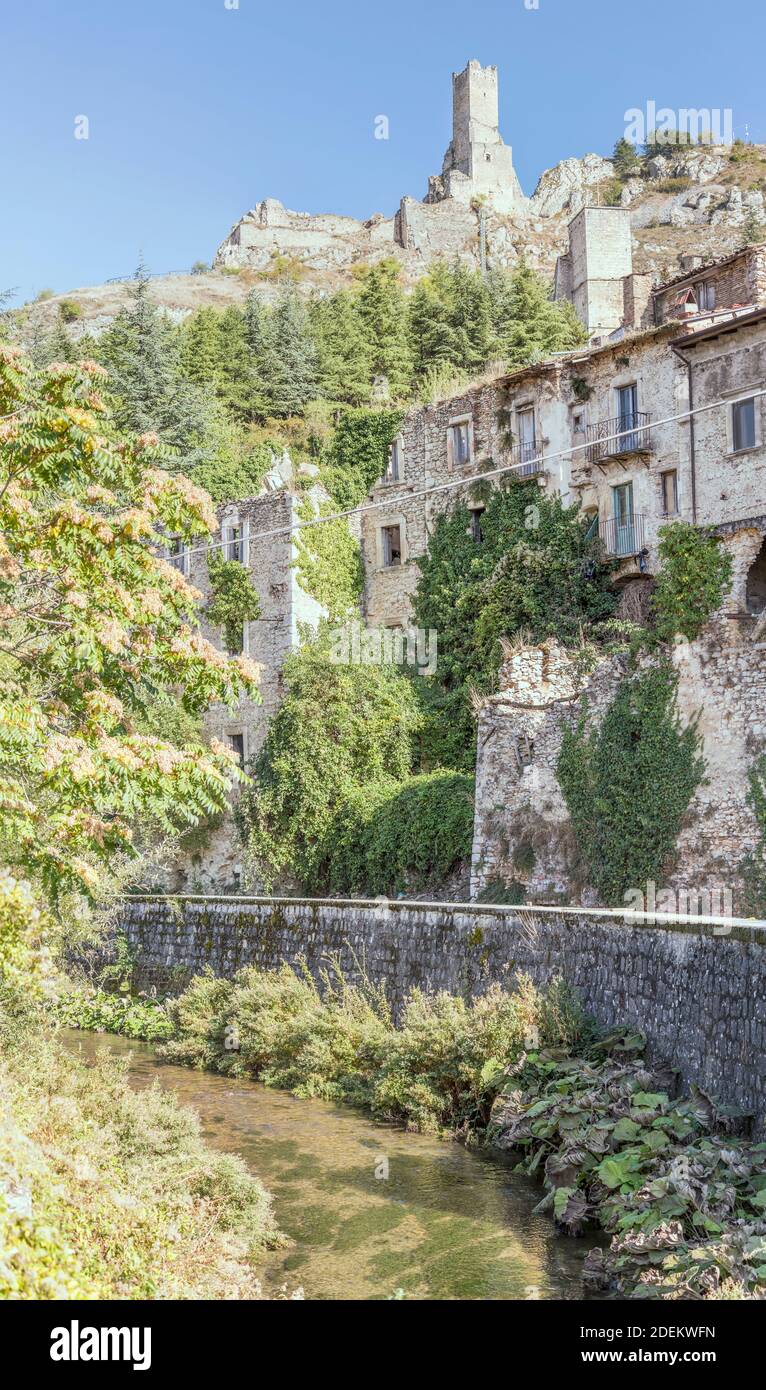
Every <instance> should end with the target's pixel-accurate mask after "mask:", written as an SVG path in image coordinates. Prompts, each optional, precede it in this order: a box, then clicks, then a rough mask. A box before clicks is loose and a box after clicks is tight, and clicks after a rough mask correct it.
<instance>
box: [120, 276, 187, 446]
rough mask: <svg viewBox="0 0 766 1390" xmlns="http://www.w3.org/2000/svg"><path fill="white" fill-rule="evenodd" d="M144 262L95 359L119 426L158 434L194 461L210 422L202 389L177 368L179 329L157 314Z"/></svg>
mask: <svg viewBox="0 0 766 1390" xmlns="http://www.w3.org/2000/svg"><path fill="white" fill-rule="evenodd" d="M149 285H150V278H149V274H148V272H147V270H146V267H145V266H144V265H143V264H140V265H139V267H138V269H137V270H136V273H135V276H134V280H133V285H132V286H131V289H130V303H129V304H128V306H127V307H126V308H124V309H122V310H120V313H119V314H118V315H117V317H116V319H115V320H114V322H113V323H112V324H111V326H110V327H109V328H108V329H107V330H106V332H105V333H103V334H102V336H101V338H100V339H99V343H98V357H99V360H100V361H101V362H102V363H103V365H104V366H105V367H106V368H107V370H108V371H109V378H110V379H109V383H108V391H109V395H110V398H111V404H112V408H113V414H114V419H115V423H116V425H117V427H118V429H120V430H123V431H126V432H128V433H131V434H144V433H146V432H148V431H154V432H155V433H157V434H158V435H159V436H160V438H161V440H162V441H163V443H165V444H167V445H169V446H170V447H171V448H173V449H175V450H177V451H178V453H179V454H180V456H181V457H180V460H179V462H181V463H182V464H184V465H185V464H188V463H190V462H193V461H194V458H195V456H196V454H197V452H198V450H199V449H200V447H201V446H202V445H203V443H204V439H205V435H206V431H207V429H208V426H209V423H210V415H211V411H210V404H209V401H208V400H207V399H206V397H205V393H204V390H203V389H202V388H200V387H198V386H196V385H195V384H194V383H193V382H190V381H188V380H187V378H186V377H185V376H184V374H183V371H182V369H181V361H180V354H179V345H178V333H177V331H176V330H175V329H174V327H173V325H172V324H171V323H170V322H169V321H168V319H167V318H166V317H165V316H164V315H162V314H161V313H160V311H159V310H158V308H157V305H156V304H155V303H154V301H153V300H152V298H151V295H150V292H149Z"/></svg>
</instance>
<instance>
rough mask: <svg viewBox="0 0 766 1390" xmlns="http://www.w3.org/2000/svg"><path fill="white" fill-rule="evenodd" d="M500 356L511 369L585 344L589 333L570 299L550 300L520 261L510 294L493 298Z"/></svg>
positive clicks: (542, 284) (545, 288)
mask: <svg viewBox="0 0 766 1390" xmlns="http://www.w3.org/2000/svg"><path fill="white" fill-rule="evenodd" d="M494 305H495V313H496V323H495V327H496V331H497V336H498V342H499V355H500V356H501V357H502V358H503V359H504V360H505V362H506V363H507V364H508V366H509V367H523V366H525V365H526V364H527V363H528V362H538V361H540V360H541V359H542V358H543V357H546V356H547V355H548V354H549V353H551V352H564V351H566V350H567V349H568V348H574V347H578V346H579V344H580V343H584V342H585V341H586V336H587V335H586V333H585V329H584V328H583V326H582V324H581V323H580V321H579V319H578V318H577V315H576V314H575V311H574V309H573V308H572V305H571V304H570V303H569V301H568V300H556V301H554V300H551V298H550V296H549V290H548V286H547V285H546V283H545V281H544V280H543V278H542V276H540V275H538V273H537V271H536V270H533V269H532V268H531V267H530V266H528V265H527V264H526V262H525V261H523V260H522V261H520V262H519V265H518V266H517V268H516V270H514V271H513V273H512V274H511V276H510V283H509V285H508V288H507V291H503V292H501V293H500V294H499V295H498V294H497V292H496V293H495V296H494Z"/></svg>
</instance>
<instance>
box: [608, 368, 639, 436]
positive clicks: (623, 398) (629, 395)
mask: <svg viewBox="0 0 766 1390" xmlns="http://www.w3.org/2000/svg"><path fill="white" fill-rule="evenodd" d="M637 426H638V387H637V385H636V383H635V381H634V382H632V383H631V385H630V386H618V387H617V430H616V431H615V433H616V434H618V435H619V438H618V439H616V440H615V441H614V444H613V445H612V446H611V450H610V452H612V453H617V454H618V453H621V452H623V451H629V450H631V449H637V448H638V447H639V436H638V434H637V433H635V431H636V429H637Z"/></svg>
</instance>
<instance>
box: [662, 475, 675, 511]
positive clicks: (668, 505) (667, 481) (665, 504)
mask: <svg viewBox="0 0 766 1390" xmlns="http://www.w3.org/2000/svg"><path fill="white" fill-rule="evenodd" d="M660 485H661V488H662V515H663V516H678V470H677V469H676V468H668V469H667V470H666V471H665V472H664V473H662V474H660Z"/></svg>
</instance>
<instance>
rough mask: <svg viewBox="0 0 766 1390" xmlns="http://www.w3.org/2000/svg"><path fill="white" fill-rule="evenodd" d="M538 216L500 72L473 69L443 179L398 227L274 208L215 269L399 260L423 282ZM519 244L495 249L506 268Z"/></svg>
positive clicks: (228, 248) (260, 209)
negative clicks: (511, 134) (284, 259)
mask: <svg viewBox="0 0 766 1390" xmlns="http://www.w3.org/2000/svg"><path fill="white" fill-rule="evenodd" d="M590 158H591V160H595V165H594V166H593V167H592V169H591V170H590V172H591V173H593V174H595V175H597V176H600V177H603V176H604V170H603V169H602V168H599V167H596V165H603V164H606V163H607V161H599V160H598V159H597V158H596V157H595V156H590ZM609 167H610V168H611V166H609ZM530 215H531V213H530V200H529V199H528V198H526V197H525V196H524V194H523V192H522V189H521V184H520V183H519V180H518V177H517V175H516V171H515V169H514V167H513V156H512V151H511V147H510V145H506V144H505V143H504V141H503V138H502V136H501V134H500V127H499V106H498V74H497V68H496V67H486V68H485V67H482V65H481V63H479V62H478V61H477V60H476V59H471V61H470V62H469V63H468V64H467V66H466V67H465V68H464V69H463V71H462V72H459V73H453V74H452V139H451V141H450V143H449V145H448V147H447V152H446V154H445V156H444V162H443V165H442V171H441V173H440V174H434V175H432V176H431V177H430V178H429V180H428V191H427V193H426V196H425V198H424V199H423V200H422V201H419V200H418V199H416V198H411V197H404V198H402V200H401V202H400V205H399V209H398V211H397V212H396V213H395V215H394V216H393V217H388V218H386V217H384V216H382V214H380V213H376V214H375V216H373V217H371V218H370V219H369V220H368V221H366V222H357V221H356V220H355V219H354V218H352V217H335V216H333V215H319V216H313V215H311V214H309V213H303V212H291V211H290V210H289V209H287V208H285V207H284V206H283V205H282V203H280V202H278V201H277V200H276V199H274V198H266V199H264V200H263V201H262V202H260V203H258V205H257V206H256V207H255V208H253V209H252V210H251V211H250V212H247V213H245V216H244V217H242V218H241V219H240V220H239V222H237V223H236V224H235V226H234V227H233V228H232V230H231V232H230V233H229V236H228V237H227V238H226V240H225V241H224V242H223V243H222V244H221V246H220V247H219V248H218V252H217V255H216V258H215V263H214V264H215V267H216V268H217V269H225V268H227V267H228V268H235V269H243V268H247V269H251V270H253V269H255V270H259V269H260V270H263V269H265V268H266V267H267V266H268V265H269V262H270V261H271V260H272V259H273V257H274V255H275V253H276V254H279V255H291V256H295V257H297V258H299V259H300V260H301V261H303V262H304V263H305V264H306V265H310V266H311V267H312V268H314V269H317V270H338V269H341V268H344V267H349V266H351V265H352V264H354V263H355V262H359V261H374V260H376V259H380V258H381V257H383V256H391V255H396V256H398V257H399V258H400V259H401V260H402V261H403V263H404V266H405V269H411V270H413V271H414V272H415V273H422V271H423V269H424V266H425V264H426V263H427V262H428V261H430V260H431V259H433V257H434V256H437V255H448V256H453V255H459V256H468V257H469V258H472V259H473V258H475V256H476V246H477V232H478V229H479V226H480V222H481V221H482V220H483V221H484V223H485V232H486V230H487V228H486V222H487V219H489V218H491V217H495V218H497V217H502V218H511V219H521V220H522V221H524V220H527V219H528V218H529V216H530ZM498 230H499V226H496V227H495V231H496V232H497V231H498ZM512 243H513V239H512V238H510V237H509V236H508V235H507V229H506V235H505V236H501V237H499V239H497V246H496V248H495V254H496V257H497V259H498V260H499V262H500V263H502V264H505V263H506V262H507V260H508V259H515V254H509V253H511V252H512Z"/></svg>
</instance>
